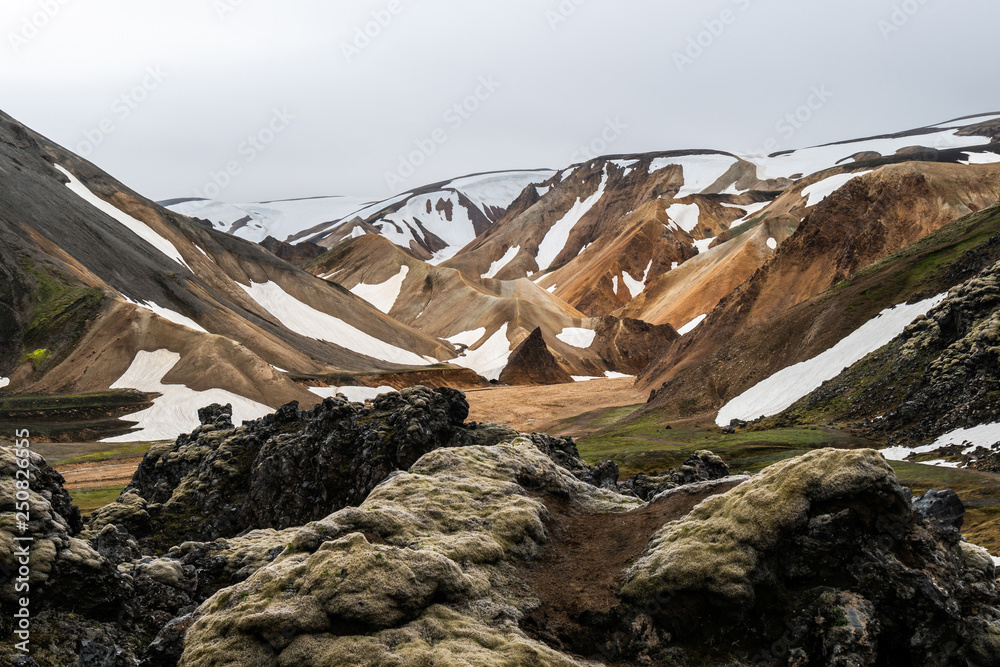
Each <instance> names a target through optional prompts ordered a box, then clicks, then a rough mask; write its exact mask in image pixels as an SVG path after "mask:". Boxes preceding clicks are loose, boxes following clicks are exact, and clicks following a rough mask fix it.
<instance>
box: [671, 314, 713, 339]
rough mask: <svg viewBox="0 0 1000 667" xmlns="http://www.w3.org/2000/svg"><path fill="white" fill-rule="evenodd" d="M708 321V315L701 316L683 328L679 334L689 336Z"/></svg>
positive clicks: (679, 330)
mask: <svg viewBox="0 0 1000 667" xmlns="http://www.w3.org/2000/svg"><path fill="white" fill-rule="evenodd" d="M706 319H708V315H699V316H698V317H696V318H694V319H693V320H691V321H690V322H688V323H687V324H685V325H684V326H682V327H681V328H680V329H678V330H677V333H679V334H680V335H682V336H687V335H688V334H689V333H691V332H692V331H694V330H695V329H697V328H698V327H699V326H701V323H702V322H704V321H705V320H706Z"/></svg>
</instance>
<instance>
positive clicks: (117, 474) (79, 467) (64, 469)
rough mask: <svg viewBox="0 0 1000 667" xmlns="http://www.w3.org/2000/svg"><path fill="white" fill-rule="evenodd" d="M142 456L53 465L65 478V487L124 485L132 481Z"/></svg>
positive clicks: (83, 487)
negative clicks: (98, 461)
mask: <svg viewBox="0 0 1000 667" xmlns="http://www.w3.org/2000/svg"><path fill="white" fill-rule="evenodd" d="M140 463H142V458H135V459H115V460H112V461H101V462H100V463H80V464H75V465H67V466H55V469H56V470H57V471H58V472H59V474H61V475H62V476H63V477H65V478H66V484H65V486H66V488H67V489H94V488H101V487H109V486H126V485H127V484H128V483H129V482H131V481H132V476H133V475H134V474H135V471H136V469H137V468H138V467H139V464H140Z"/></svg>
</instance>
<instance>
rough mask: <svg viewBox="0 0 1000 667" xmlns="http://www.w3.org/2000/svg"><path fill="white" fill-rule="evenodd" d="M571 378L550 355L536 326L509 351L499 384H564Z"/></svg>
mask: <svg viewBox="0 0 1000 667" xmlns="http://www.w3.org/2000/svg"><path fill="white" fill-rule="evenodd" d="M572 381H573V378H572V377H571V376H570V374H569V373H567V372H566V370H565V369H564V368H563V367H562V366H560V365H559V362H558V361H556V358H555V357H554V356H552V352H551V351H550V350H549V347H548V345H546V344H545V338H544V337H543V336H542V330H541V328H536V329H535V330H534V331H532V332H531V335H530V336H528V337H527V338H525V339H524V340H523V341H522V342H521V344H520V345H518V346H517V347H516V348H515V349H514V351H513V352H512V353H511V355H510V358H509V360H508V361H507V367H506V368H504V370H503V372H502V373H500V384H508V385H539V384H566V383H569V382H572Z"/></svg>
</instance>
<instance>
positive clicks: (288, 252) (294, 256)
mask: <svg viewBox="0 0 1000 667" xmlns="http://www.w3.org/2000/svg"><path fill="white" fill-rule="evenodd" d="M260 244H261V245H262V246H263V247H264V248H265V249H266V250H268V251H269V252H271V253H272V254H273V255H275V256H277V257H278V259H283V260H285V261H286V262H288V263H289V264H294V265H295V266H302V265H303V264H308V263H309V262H311V261H313V260H314V259H316V258H317V257H319V256H320V255H322V254H323V253H325V252H326V248H324V247H323V246H320V245H316V244H315V243H310V242H309V241H303V242H301V243H296V244H294V245H293V244H291V243H285V242H284V241H279V240H278V239H276V238H274V237H273V236H268V237H267V238H266V239H264V240H263V241H261V242H260Z"/></svg>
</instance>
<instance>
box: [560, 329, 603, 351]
mask: <svg viewBox="0 0 1000 667" xmlns="http://www.w3.org/2000/svg"><path fill="white" fill-rule="evenodd" d="M556 338H558V339H559V340H561V341H562V342H564V343H566V344H567V345H570V346H572V347H578V348H580V349H581V350H586V349H587V348H589V347H590V346H591V345H593V344H594V340H595V339H596V338H597V332H596V331H594V330H593V329H579V328H573V327H571V328H569V329H563V330H562V332H560V333H559V334H557V335H556Z"/></svg>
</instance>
